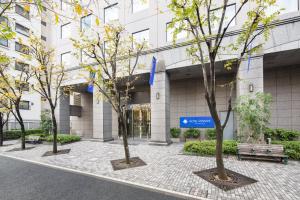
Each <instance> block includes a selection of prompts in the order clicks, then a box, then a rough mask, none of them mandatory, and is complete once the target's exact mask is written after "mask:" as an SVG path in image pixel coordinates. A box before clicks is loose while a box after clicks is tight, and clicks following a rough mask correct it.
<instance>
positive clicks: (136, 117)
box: [127, 104, 151, 139]
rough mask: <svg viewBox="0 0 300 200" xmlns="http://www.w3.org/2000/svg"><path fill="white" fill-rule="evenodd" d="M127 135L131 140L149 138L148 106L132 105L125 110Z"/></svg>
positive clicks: (149, 117) (149, 110)
mask: <svg viewBox="0 0 300 200" xmlns="http://www.w3.org/2000/svg"><path fill="white" fill-rule="evenodd" d="M127 116H128V129H129V130H128V133H129V136H130V137H131V138H132V139H150V138H151V109H150V105H149V104H134V105H131V106H130V107H129V109H128V110H127Z"/></svg>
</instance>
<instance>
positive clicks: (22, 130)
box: [16, 104, 26, 150]
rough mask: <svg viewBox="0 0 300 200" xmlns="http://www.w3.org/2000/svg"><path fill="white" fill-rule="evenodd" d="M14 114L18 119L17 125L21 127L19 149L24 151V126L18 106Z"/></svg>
mask: <svg viewBox="0 0 300 200" xmlns="http://www.w3.org/2000/svg"><path fill="white" fill-rule="evenodd" d="M16 113H17V117H18V122H19V124H20V126H21V148H22V150H25V137H26V131H25V126H24V122H23V118H22V116H21V113H20V109H19V105H18V104H17V105H16Z"/></svg>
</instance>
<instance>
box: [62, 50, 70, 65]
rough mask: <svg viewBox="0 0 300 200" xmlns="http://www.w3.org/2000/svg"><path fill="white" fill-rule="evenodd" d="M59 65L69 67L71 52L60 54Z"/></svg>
mask: <svg viewBox="0 0 300 200" xmlns="http://www.w3.org/2000/svg"><path fill="white" fill-rule="evenodd" d="M61 65H64V66H65V67H69V66H70V65H71V52H66V53H63V54H61Z"/></svg>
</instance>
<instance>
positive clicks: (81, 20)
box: [80, 13, 92, 31]
mask: <svg viewBox="0 0 300 200" xmlns="http://www.w3.org/2000/svg"><path fill="white" fill-rule="evenodd" d="M86 17H90V18H91V26H90V27H89V29H90V28H92V13H90V14H87V15H85V16H83V17H81V18H80V31H83V29H82V28H83V26H82V22H83V19H85V18H86ZM85 30H88V29H85Z"/></svg>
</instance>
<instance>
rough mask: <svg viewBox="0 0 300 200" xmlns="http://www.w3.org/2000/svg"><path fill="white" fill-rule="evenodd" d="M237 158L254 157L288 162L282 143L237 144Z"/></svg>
mask: <svg viewBox="0 0 300 200" xmlns="http://www.w3.org/2000/svg"><path fill="white" fill-rule="evenodd" d="M237 155H238V160H242V159H255V160H266V161H280V162H283V163H284V164H287V162H288V156H287V155H284V149H283V146H282V145H278V144H246V143H242V144H238V153H237Z"/></svg>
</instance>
